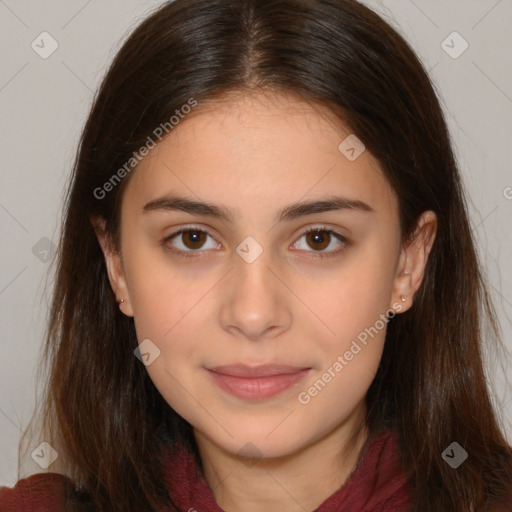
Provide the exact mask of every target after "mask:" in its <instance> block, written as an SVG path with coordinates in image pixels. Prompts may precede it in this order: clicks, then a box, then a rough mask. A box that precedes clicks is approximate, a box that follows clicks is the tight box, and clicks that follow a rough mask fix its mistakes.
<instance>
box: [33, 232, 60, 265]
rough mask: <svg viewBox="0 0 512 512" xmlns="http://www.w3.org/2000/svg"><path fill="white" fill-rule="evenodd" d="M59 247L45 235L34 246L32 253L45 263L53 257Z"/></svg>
mask: <svg viewBox="0 0 512 512" xmlns="http://www.w3.org/2000/svg"><path fill="white" fill-rule="evenodd" d="M56 250H57V248H56V247H55V244H54V243H53V242H52V241H51V240H50V239H49V238H46V237H45V236H43V238H41V239H40V240H39V241H38V242H36V243H35V244H34V246H33V247H32V254H33V255H34V256H36V258H37V259H38V260H40V261H42V262H43V263H47V262H48V261H50V260H51V259H52V258H53V255H54V254H55V251H56Z"/></svg>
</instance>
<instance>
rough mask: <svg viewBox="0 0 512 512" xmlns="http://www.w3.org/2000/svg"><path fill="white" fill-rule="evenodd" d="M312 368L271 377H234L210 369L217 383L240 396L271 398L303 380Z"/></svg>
mask: <svg viewBox="0 0 512 512" xmlns="http://www.w3.org/2000/svg"><path fill="white" fill-rule="evenodd" d="M309 370H310V368H307V369H305V370H301V371H298V372H296V373H290V374H286V375H272V376H270V377H233V376H232V375H224V374H222V373H216V372H213V371H211V370H208V373H209V374H210V375H211V376H212V378H213V380H214V381H215V382H216V383H217V385H218V386H219V387H220V388H221V389H223V390H224V391H227V392H228V393H230V394H231V395H234V396H236V397H238V398H245V399H250V400H258V399H264V398H270V397H272V396H275V395H278V394H279V393H282V392H283V391H285V390H287V389H289V388H291V387H292V386H293V385H294V384H296V383H297V382H299V381H300V380H302V379H303V378H304V377H305V376H306V375H307V374H308V373H309Z"/></svg>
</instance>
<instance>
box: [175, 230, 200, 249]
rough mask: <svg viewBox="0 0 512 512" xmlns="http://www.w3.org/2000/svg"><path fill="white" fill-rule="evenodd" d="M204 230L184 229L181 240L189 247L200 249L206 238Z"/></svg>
mask: <svg viewBox="0 0 512 512" xmlns="http://www.w3.org/2000/svg"><path fill="white" fill-rule="evenodd" d="M205 235H206V233H205V232H204V231H196V230H189V231H182V233H181V240H182V242H183V245H185V247H187V248H188V249H200V248H201V247H202V245H203V244H204V242H205V240H206V236H205Z"/></svg>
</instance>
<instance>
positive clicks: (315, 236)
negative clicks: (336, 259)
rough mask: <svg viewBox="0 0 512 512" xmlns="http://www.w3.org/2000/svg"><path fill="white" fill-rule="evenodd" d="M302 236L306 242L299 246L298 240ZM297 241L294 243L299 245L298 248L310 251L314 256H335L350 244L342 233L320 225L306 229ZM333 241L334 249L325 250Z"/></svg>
mask: <svg viewBox="0 0 512 512" xmlns="http://www.w3.org/2000/svg"><path fill="white" fill-rule="evenodd" d="M303 238H304V239H305V241H306V243H305V244H303V247H300V243H299V241H300V240H302V239H303ZM299 241H297V242H296V243H295V245H296V246H299V247H298V248H299V249H301V250H302V251H304V252H309V253H311V254H312V255H313V256H314V257H317V256H318V257H330V256H336V255H337V254H338V253H339V252H341V251H343V250H344V249H346V248H347V247H348V246H349V245H350V244H349V242H348V240H347V239H346V238H345V237H344V236H343V235H340V234H339V233H336V231H333V230H332V229H328V228H326V227H322V226H319V227H314V228H311V229H308V230H307V231H306V232H304V233H303V234H302V236H301V237H300V238H299ZM333 242H337V244H338V245H337V247H336V245H335V246H334V249H331V250H326V249H327V248H328V247H329V246H331V245H332V243H333ZM304 246H305V247H304Z"/></svg>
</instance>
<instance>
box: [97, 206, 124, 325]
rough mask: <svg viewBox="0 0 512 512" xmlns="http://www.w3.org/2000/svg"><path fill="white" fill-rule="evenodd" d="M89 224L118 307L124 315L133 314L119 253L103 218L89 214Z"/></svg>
mask: <svg viewBox="0 0 512 512" xmlns="http://www.w3.org/2000/svg"><path fill="white" fill-rule="evenodd" d="M91 224H92V226H93V228H94V231H95V233H96V237H97V239H98V242H99V244H100V247H101V250H102V252H103V256H104V259H105V266H106V270H107V275H108V279H109V282H110V286H111V287H112V290H113V292H114V294H115V296H116V301H117V303H118V304H119V309H120V310H121V311H122V312H123V313H124V314H125V315H127V316H133V310H132V306H131V303H130V295H129V292H128V287H127V284H126V276H125V271H124V266H123V261H122V258H121V254H120V253H118V252H116V251H114V250H113V247H112V243H111V240H110V237H109V235H108V233H107V231H106V229H105V219H103V217H101V216H99V215H98V216H94V217H93V216H91Z"/></svg>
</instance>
